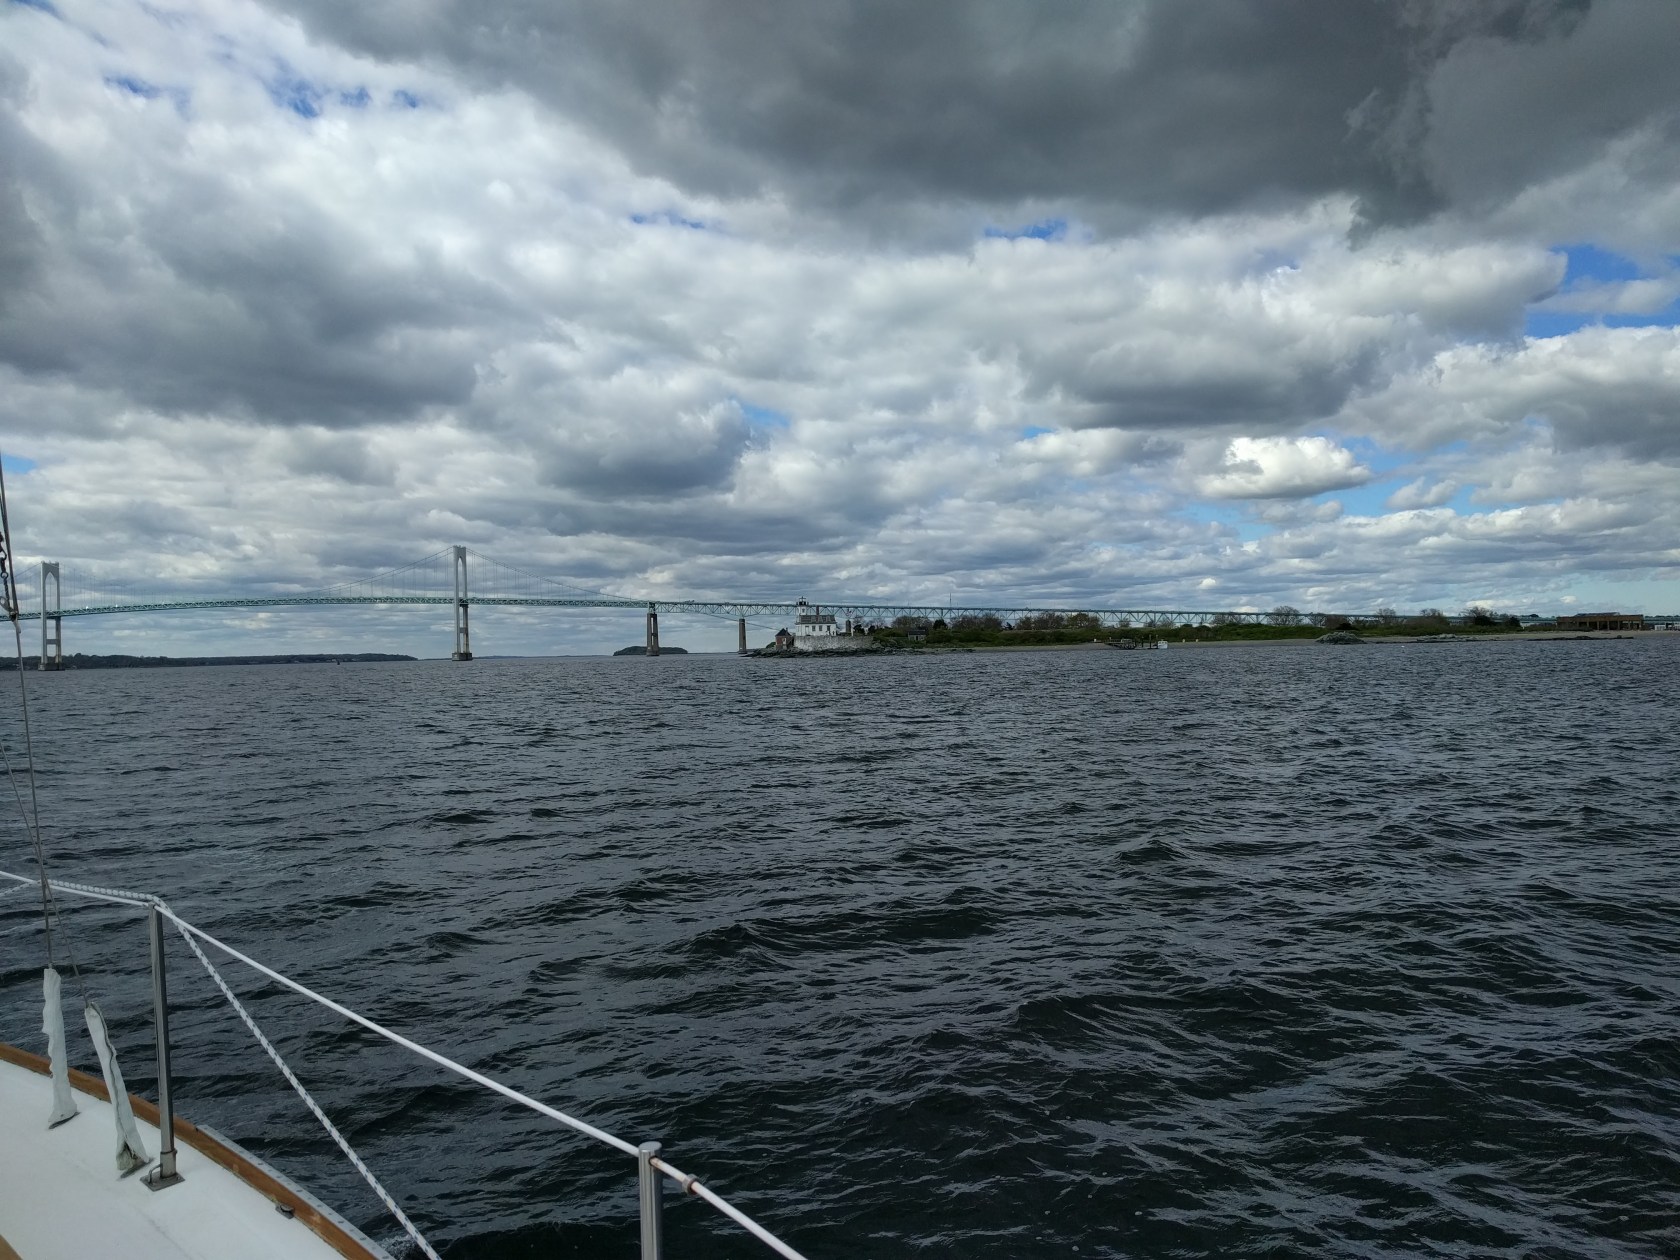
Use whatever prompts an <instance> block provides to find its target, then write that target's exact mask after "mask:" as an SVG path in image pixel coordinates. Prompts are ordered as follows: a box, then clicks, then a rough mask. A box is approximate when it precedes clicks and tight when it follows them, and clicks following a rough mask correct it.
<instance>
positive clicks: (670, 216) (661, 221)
mask: <svg viewBox="0 0 1680 1260" xmlns="http://www.w3.org/2000/svg"><path fill="white" fill-rule="evenodd" d="M630 222H632V223H634V224H636V225H637V226H639V227H657V226H664V227H680V228H687V229H688V230H689V231H691V232H704V231H705V230H706V225H705V224H704V223H702V222H701V221H700V220H699V219H685V218H683V216H682V215H680V214H678V213H676V212H675V211H674V210H661V211H660V212H659V213H658V214H633V215H631V216H630Z"/></svg>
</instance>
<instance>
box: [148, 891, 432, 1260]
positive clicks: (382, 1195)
mask: <svg viewBox="0 0 1680 1260" xmlns="http://www.w3.org/2000/svg"><path fill="white" fill-rule="evenodd" d="M175 930H176V931H177V932H180V934H181V939H182V940H184V941H186V943H187V947H188V948H189V949H191V950H192V952H193V953H194V954H196V955H197V956H198V961H199V962H201V963H203V964H204V970H206V971H208V972H209V973H210V978H211V979H212V980H214V981H215V982H216V987H217V988H218V989H220V990H221V991H222V996H223V997H225V998H226V999H227V1000H228V1005H229V1006H231V1007H233V1009H234V1010H235V1011H237V1012H238V1013H239V1018H240V1019H242V1020H244V1021H245V1027H247V1028H249V1029H250V1030H251V1035H252V1036H253V1037H255V1038H256V1039H257V1044H259V1045H260V1046H262V1048H263V1049H264V1050H266V1051H267V1052H268V1057H269V1058H271V1059H273V1060H274V1066H275V1067H277V1068H279V1069H280V1075H282V1076H284V1077H285V1078H286V1080H287V1082H288V1083H290V1085H291V1087H292V1088H293V1089H295V1090H297V1095H298V1097H299V1098H301V1099H303V1103H304V1106H306V1107H308V1108H309V1110H311V1111H312V1112H314V1113H315V1118H316V1119H317V1120H319V1121H320V1122H321V1127H322V1128H323V1129H325V1130H326V1131H327V1134H328V1136H329V1137H331V1138H332V1140H333V1141H334V1142H336V1143H338V1149H339V1150H341V1151H343V1152H344V1155H345V1158H346V1159H348V1160H349V1161H350V1162H351V1163H352V1164H354V1165H355V1166H356V1171H357V1172H359V1173H361V1174H362V1180H364V1181H366V1182H367V1183H368V1185H369V1186H371V1187H372V1188H373V1192H374V1193H375V1194H377V1195H378V1196H379V1201H380V1202H381V1203H383V1204H384V1205H385V1206H386V1207H387V1208H388V1209H390V1212H391V1215H392V1216H394V1217H396V1218H397V1221H398V1223H399V1224H401V1225H402V1227H403V1230H404V1231H405V1232H406V1233H407V1234H408V1236H409V1237H410V1238H412V1239H413V1240H414V1245H415V1246H416V1247H418V1248H420V1250H421V1251H423V1252H425V1253H426V1255H427V1257H429V1260H441V1257H440V1256H439V1255H438V1253H437V1252H435V1251H433V1250H432V1245H431V1244H430V1243H429V1242H427V1241H426V1240H425V1238H424V1237H423V1236H422V1235H421V1233H420V1231H419V1229H418V1228H416V1227H415V1224H414V1222H413V1221H411V1220H409V1219H408V1214H407V1213H406V1212H404V1211H403V1210H402V1209H401V1208H400V1207H398V1206H397V1201H396V1200H395V1199H393V1198H392V1197H391V1196H390V1194H389V1193H388V1192H387V1191H386V1189H385V1187H384V1186H382V1185H380V1184H379V1178H378V1177H375V1176H374V1175H373V1170H372V1169H370V1168H369V1167H368V1166H367V1165H366V1164H364V1163H363V1162H362V1157H361V1156H360V1155H358V1154H356V1152H355V1150H354V1149H353V1148H352V1147H351V1145H350V1143H349V1142H347V1141H345V1138H344V1135H343V1134H342V1133H340V1132H339V1131H338V1127H337V1126H336V1125H334V1124H333V1122H332V1121H331V1120H329V1119H327V1113H326V1112H324V1111H322V1110H321V1107H320V1104H318V1103H317V1102H316V1101H315V1100H314V1099H313V1098H312V1097H310V1095H309V1091H308V1090H307V1089H305V1088H304V1087H303V1082H302V1081H300V1080H298V1078H297V1077H296V1076H294V1075H293V1074H292V1069H291V1068H289V1067H287V1066H286V1061H285V1060H284V1059H282V1058H281V1057H280V1052H279V1051H278V1050H276V1049H275V1048H274V1046H273V1045H272V1044H270V1042H269V1040H268V1038H267V1037H265V1036H263V1032H262V1029H260V1028H258V1027H257V1021H256V1020H254V1019H252V1018H251V1013H250V1012H249V1011H247V1010H246V1009H245V1007H244V1006H243V1005H241V1003H240V1001H239V999H238V998H237V997H235V996H234V995H233V990H232V989H230V988H229V987H228V983H227V981H226V980H224V979H222V973H221V972H219V971H217V970H216V967H215V964H214V963H212V962H211V961H210V960H209V959H208V958H206V957H205V956H204V951H203V950H202V949H200V948H199V947H198V942H197V941H195V940H193V938H192V934H191V933H190V932H188V931H187V930H186V929H185V928H183V927H182V926H181V925H180V924H179V923H176V924H175Z"/></svg>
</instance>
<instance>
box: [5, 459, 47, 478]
mask: <svg viewBox="0 0 1680 1260" xmlns="http://www.w3.org/2000/svg"><path fill="white" fill-rule="evenodd" d="M39 467H40V465H39V464H37V463H36V462H35V461H34V460H32V459H25V458H24V457H23V456H22V455H0V468H4V469H5V470H6V471H7V472H9V473H11V474H13V475H14V476H18V477H21V476H23V474H24V473H26V472H34V471H35V470H36V469H37V468H39Z"/></svg>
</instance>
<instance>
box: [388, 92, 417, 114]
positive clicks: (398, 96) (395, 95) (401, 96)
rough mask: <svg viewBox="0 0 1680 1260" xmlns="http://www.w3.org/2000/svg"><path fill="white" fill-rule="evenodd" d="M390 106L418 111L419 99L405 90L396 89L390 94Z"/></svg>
mask: <svg viewBox="0 0 1680 1260" xmlns="http://www.w3.org/2000/svg"><path fill="white" fill-rule="evenodd" d="M391 104H393V105H401V106H402V107H403V108H404V109H419V108H420V98H419V97H418V96H416V95H415V94H414V93H413V92H410V91H409V90H408V89H407V88H398V89H397V90H396V91H395V92H392V93H391Z"/></svg>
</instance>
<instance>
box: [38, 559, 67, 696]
mask: <svg viewBox="0 0 1680 1260" xmlns="http://www.w3.org/2000/svg"><path fill="white" fill-rule="evenodd" d="M49 577H50V578H51V579H52V594H51V596H50V597H49V596H48V594H47V579H48V578H49ZM63 598H64V593H63V591H62V589H61V588H60V586H59V581H58V561H56V560H43V561H41V663H40V668H42V669H63V668H64V617H63V615H62V613H61V611H60V610H61V609H62V607H63Z"/></svg>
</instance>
